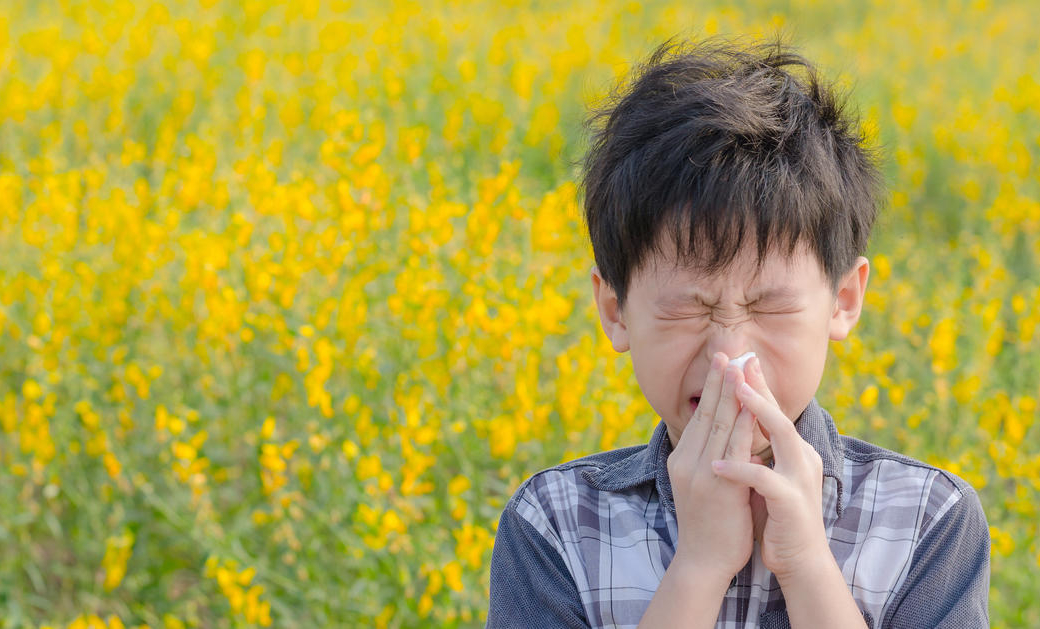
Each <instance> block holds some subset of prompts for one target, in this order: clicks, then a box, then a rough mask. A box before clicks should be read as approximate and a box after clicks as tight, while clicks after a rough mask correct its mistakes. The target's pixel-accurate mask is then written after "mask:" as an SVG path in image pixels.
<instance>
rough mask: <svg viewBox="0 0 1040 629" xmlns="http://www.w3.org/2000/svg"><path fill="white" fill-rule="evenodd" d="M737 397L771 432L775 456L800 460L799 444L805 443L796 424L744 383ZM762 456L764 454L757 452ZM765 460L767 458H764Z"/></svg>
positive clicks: (738, 390) (771, 442) (761, 424)
mask: <svg viewBox="0 0 1040 629" xmlns="http://www.w3.org/2000/svg"><path fill="white" fill-rule="evenodd" d="M737 397H738V398H739V399H740V402H741V403H742V404H744V406H746V407H748V408H750V409H751V412H752V413H754V414H755V418H756V419H758V423H759V425H760V426H762V427H763V428H765V429H766V430H768V431H769V445H770V446H771V447H772V453H773V455H774V456H779V457H780V460H785V461H795V460H797V459H798V458H799V448H800V447H801V444H800V443H799V442H801V441H804V439H802V436H801V435H799V434H798V430H797V429H796V428H795V427H794V423H793V422H792V421H791V420H790V419H788V418H787V416H786V415H784V413H783V411H781V410H780V408H779V407H778V406H776V405H775V404H773V403H771V402H769V401H768V400H767V399H766V398H764V397H762V396H761V395H759V393H758V392H757V391H755V390H754V389H752V388H751V385H749V384H747V383H744V384H743V385H741V386H740V387H739V388H738V389H737ZM756 454H759V455H761V454H762V453H758V452H756ZM763 458H765V457H764V456H763Z"/></svg>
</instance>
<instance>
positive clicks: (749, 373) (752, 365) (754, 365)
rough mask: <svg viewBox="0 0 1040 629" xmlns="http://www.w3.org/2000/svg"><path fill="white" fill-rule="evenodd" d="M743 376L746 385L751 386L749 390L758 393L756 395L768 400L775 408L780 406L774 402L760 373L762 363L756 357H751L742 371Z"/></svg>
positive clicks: (764, 378) (762, 374)
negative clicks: (745, 379) (745, 378)
mask: <svg viewBox="0 0 1040 629" xmlns="http://www.w3.org/2000/svg"><path fill="white" fill-rule="evenodd" d="M744 375H745V376H746V377H747V383H748V384H750V385H751V388H752V389H754V390H755V391H758V394H759V395H761V396H762V397H764V398H765V399H767V400H769V401H770V402H772V403H773V404H774V405H776V406H780V405H779V404H777V402H776V398H775V397H773V392H772V391H770V390H769V385H768V384H766V376H765V374H764V373H763V372H762V363H761V362H760V361H759V360H758V356H753V357H752V358H751V360H749V361H748V364H747V368H746V369H744Z"/></svg>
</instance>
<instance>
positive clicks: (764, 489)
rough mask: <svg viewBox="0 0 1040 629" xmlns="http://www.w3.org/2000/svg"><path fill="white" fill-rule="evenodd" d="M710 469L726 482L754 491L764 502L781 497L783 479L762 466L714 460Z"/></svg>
mask: <svg viewBox="0 0 1040 629" xmlns="http://www.w3.org/2000/svg"><path fill="white" fill-rule="evenodd" d="M711 469H712V470H713V471H714V472H715V474H717V475H718V476H720V477H722V478H725V479H726V480H730V481H733V482H734V483H738V484H740V485H744V486H745V487H750V488H752V489H754V490H755V491H757V492H758V493H759V494H761V495H762V497H763V498H765V499H766V500H775V499H778V498H780V497H781V496H782V495H783V492H784V483H783V478H781V476H780V474H778V473H777V472H776V471H774V470H771V469H769V468H768V467H766V466H764V465H755V464H754V463H750V462H748V463H742V462H740V461H726V460H716V461H712V462H711Z"/></svg>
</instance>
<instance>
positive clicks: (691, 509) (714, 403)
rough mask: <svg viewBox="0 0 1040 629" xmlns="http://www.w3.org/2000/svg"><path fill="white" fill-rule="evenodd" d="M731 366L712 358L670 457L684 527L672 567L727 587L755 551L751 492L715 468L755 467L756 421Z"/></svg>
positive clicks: (678, 516)
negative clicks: (720, 464)
mask: <svg viewBox="0 0 1040 629" xmlns="http://www.w3.org/2000/svg"><path fill="white" fill-rule="evenodd" d="M728 364H729V359H728V358H727V357H726V355H725V354H722V353H717V354H715V356H714V357H712V362H711V369H710V370H709V371H708V377H707V380H706V381H705V383H704V390H703V391H702V392H701V400H700V403H699V404H698V405H697V409H696V410H695V411H694V413H693V417H692V418H690V421H689V423H688V424H687V425H686V428H685V429H684V430H683V433H682V436H681V437H680V438H679V442H678V443H677V444H676V446H675V449H674V450H673V451H672V453H671V454H670V455H669V457H668V475H669V477H670V479H671V483H672V494H673V497H674V500H675V512H676V520H677V521H678V526H679V539H678V541H677V543H676V552H675V559H673V562H674V561H680V562H684V563H686V564H688V565H689V566H691V567H692V568H693V569H694V570H695V571H697V572H698V573H700V574H706V575H709V577H710V578H713V579H717V580H725V581H726V582H728V581H729V579H731V578H732V577H733V575H734V574H736V573H737V572H739V571H740V569H741V568H743V567H744V565H745V564H746V563H747V561H748V559H749V558H750V557H751V551H752V547H753V540H752V518H751V507H750V501H749V497H750V490H749V489H748V487H747V485H746V484H743V483H739V482H733V481H731V480H727V479H726V478H722V477H720V476H718V475H716V474H715V473H714V472H713V471H712V468H711V462H712V461H713V460H716V459H723V458H724V459H725V460H726V461H727V462H730V463H733V464H740V463H743V464H748V465H751V463H750V461H751V434H752V428H753V427H754V419H753V417H752V415H751V412H750V411H749V410H747V409H743V410H741V409H740V408H739V403H738V401H737V398H736V395H735V391H736V389H737V388H738V387H739V386H740V385H742V384H743V383H744V374H743V372H741V370H740V369H738V368H737V367H732V366H728ZM759 467H761V466H759ZM763 469H766V468H763ZM817 508H818V507H817Z"/></svg>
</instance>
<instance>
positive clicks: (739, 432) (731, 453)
mask: <svg viewBox="0 0 1040 629" xmlns="http://www.w3.org/2000/svg"><path fill="white" fill-rule="evenodd" d="M754 427H755V416H754V415H752V414H751V411H750V410H749V409H746V408H745V409H741V411H740V413H738V414H737V419H736V420H735V421H734V423H733V432H732V433H731V434H730V436H729V443H728V444H727V445H726V454H725V458H726V460H728V461H740V462H746V461H750V460H751V440H752V436H753V433H752V429H753V428H754Z"/></svg>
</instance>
